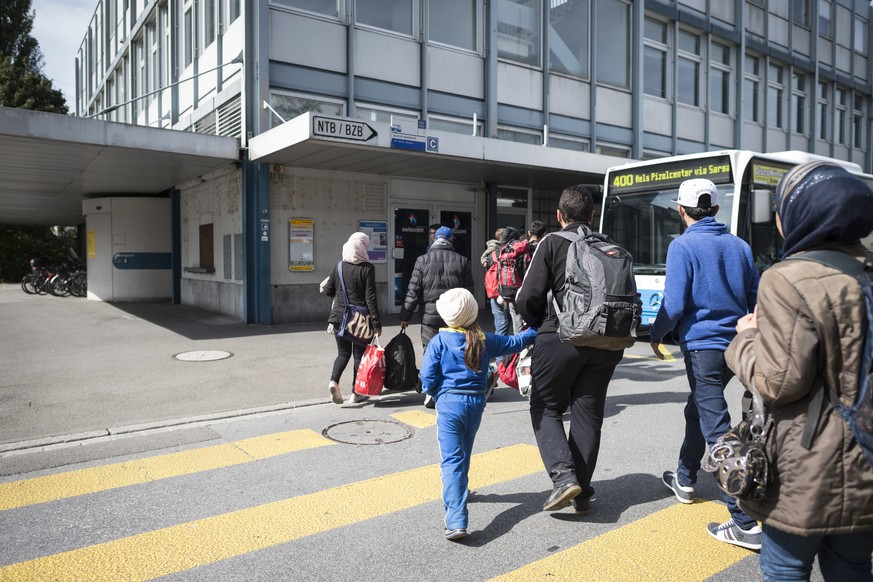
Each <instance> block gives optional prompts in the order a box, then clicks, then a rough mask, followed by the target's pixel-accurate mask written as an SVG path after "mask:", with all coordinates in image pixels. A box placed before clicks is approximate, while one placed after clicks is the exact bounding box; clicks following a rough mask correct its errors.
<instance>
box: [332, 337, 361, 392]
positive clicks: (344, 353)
mask: <svg viewBox="0 0 873 582" xmlns="http://www.w3.org/2000/svg"><path fill="white" fill-rule="evenodd" d="M365 349H367V346H362V345H360V344H356V343H352V342H350V341H349V340H347V339H344V338H341V337H337V338H336V359H335V360H334V361H333V370H332V371H331V373H330V379H331V380H333V381H334V382H336V383H337V385H339V382H340V378H342V375H343V371H345V369H346V366H347V365H348V364H349V359H350V358H351V357H352V354H353V353H354V356H355V370H354V373H353V374H352V386H354V385H355V379H356V378H357V377H358V366H360V365H361V357H362V356H363V355H364V350H365Z"/></svg>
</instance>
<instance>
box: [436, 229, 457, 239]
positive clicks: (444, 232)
mask: <svg viewBox="0 0 873 582" xmlns="http://www.w3.org/2000/svg"><path fill="white" fill-rule="evenodd" d="M454 237H455V233H454V232H452V229H451V228H449V227H448V226H441V227H439V228H438V229H437V231H436V232H435V233H434V235H433V238H434V240H436V239H438V238H454Z"/></svg>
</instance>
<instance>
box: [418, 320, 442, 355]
mask: <svg viewBox="0 0 873 582" xmlns="http://www.w3.org/2000/svg"><path fill="white" fill-rule="evenodd" d="M439 332H440V330H439V328H438V327H431V326H429V325H425V324H423V323H422V324H421V349H422V351H423V352H426V351H427V344H429V343H430V340H432V339H433V338H434V337H436V334H438V333H439Z"/></svg>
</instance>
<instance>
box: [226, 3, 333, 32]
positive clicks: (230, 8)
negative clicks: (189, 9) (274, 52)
mask: <svg viewBox="0 0 873 582" xmlns="http://www.w3.org/2000/svg"><path fill="white" fill-rule="evenodd" d="M334 8H335V6H334ZM240 12H241V6H240V0H227V24H225V26H224V28H225V30H227V27H228V26H229V25H230V24H231V23H232V22H234V21H235V20H236V19H237V18H239V15H240Z"/></svg>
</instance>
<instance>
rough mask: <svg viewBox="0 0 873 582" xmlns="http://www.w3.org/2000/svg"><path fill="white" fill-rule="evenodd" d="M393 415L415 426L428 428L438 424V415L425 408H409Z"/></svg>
mask: <svg viewBox="0 0 873 582" xmlns="http://www.w3.org/2000/svg"><path fill="white" fill-rule="evenodd" d="M391 416H393V417H394V418H395V419H397V420H399V421H400V422H403V423H405V424H408V425H409V426H414V427H415V428H428V427H431V426H433V425H435V424H436V415H435V414H430V413H429V412H424V411H423V410H408V411H406V412H398V413H397V414H392V415H391Z"/></svg>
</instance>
